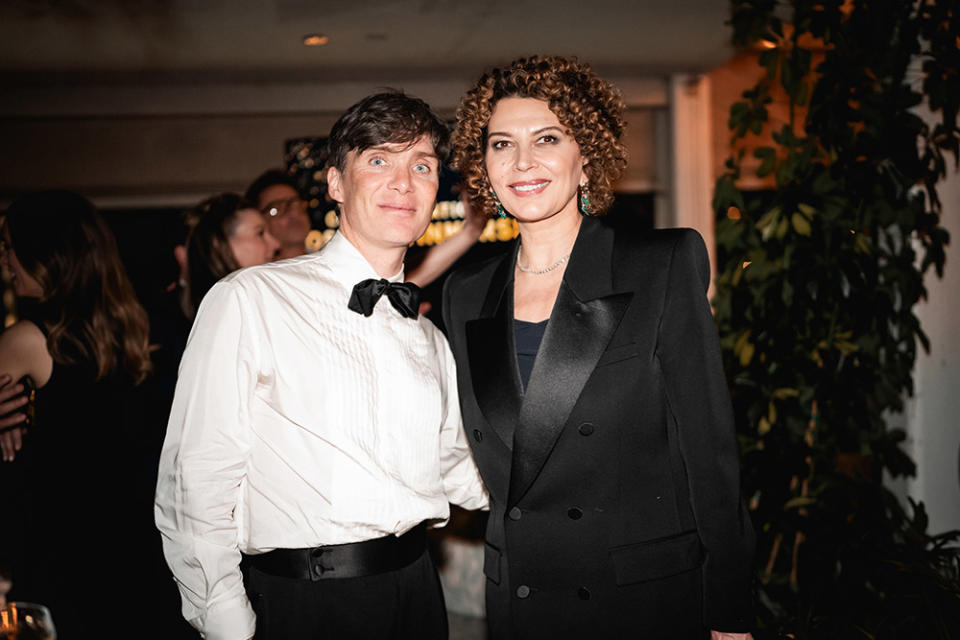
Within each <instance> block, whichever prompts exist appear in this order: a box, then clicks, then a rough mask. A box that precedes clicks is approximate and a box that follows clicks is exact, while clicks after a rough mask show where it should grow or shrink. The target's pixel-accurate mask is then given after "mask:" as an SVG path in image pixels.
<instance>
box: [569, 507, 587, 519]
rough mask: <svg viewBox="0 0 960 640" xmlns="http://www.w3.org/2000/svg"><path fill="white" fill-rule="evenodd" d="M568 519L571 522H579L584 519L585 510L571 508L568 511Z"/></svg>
mask: <svg viewBox="0 0 960 640" xmlns="http://www.w3.org/2000/svg"><path fill="white" fill-rule="evenodd" d="M567 517H568V518H570V519H571V520H579V519H580V518H582V517H583V510H582V509H580V507H570V508H569V509H567Z"/></svg>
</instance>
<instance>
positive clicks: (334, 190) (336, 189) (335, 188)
mask: <svg viewBox="0 0 960 640" xmlns="http://www.w3.org/2000/svg"><path fill="white" fill-rule="evenodd" d="M341 178H342V176H341V174H340V170H339V169H337V168H336V167H330V168H329V169H327V193H329V194H330V197H331V198H333V200H334V201H335V202H339V203H341V204H342V203H343V185H342V184H341V183H340V180H341Z"/></svg>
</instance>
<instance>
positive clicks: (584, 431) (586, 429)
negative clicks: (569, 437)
mask: <svg viewBox="0 0 960 640" xmlns="http://www.w3.org/2000/svg"><path fill="white" fill-rule="evenodd" d="M595 428H596V427H594V426H593V425H592V424H590V423H589V422H584V423H583V424H582V425H580V428H579V429H577V431H579V432H580V435H582V436H588V435H590V434H591V433H593V430H594V429H595Z"/></svg>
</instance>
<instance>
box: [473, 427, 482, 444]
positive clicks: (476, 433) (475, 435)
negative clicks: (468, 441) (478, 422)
mask: <svg viewBox="0 0 960 640" xmlns="http://www.w3.org/2000/svg"><path fill="white" fill-rule="evenodd" d="M473 439H474V440H476V441H477V442H482V441H483V434H482V433H480V429H474V430H473Z"/></svg>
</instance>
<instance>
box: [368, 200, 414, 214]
mask: <svg viewBox="0 0 960 640" xmlns="http://www.w3.org/2000/svg"><path fill="white" fill-rule="evenodd" d="M377 206H378V207H380V208H381V209H386V210H388V211H392V212H394V213H416V211H417V208H416V207H414V206H413V205H409V204H398V203H395V202H381V203H380V204H379V205H377Z"/></svg>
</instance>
